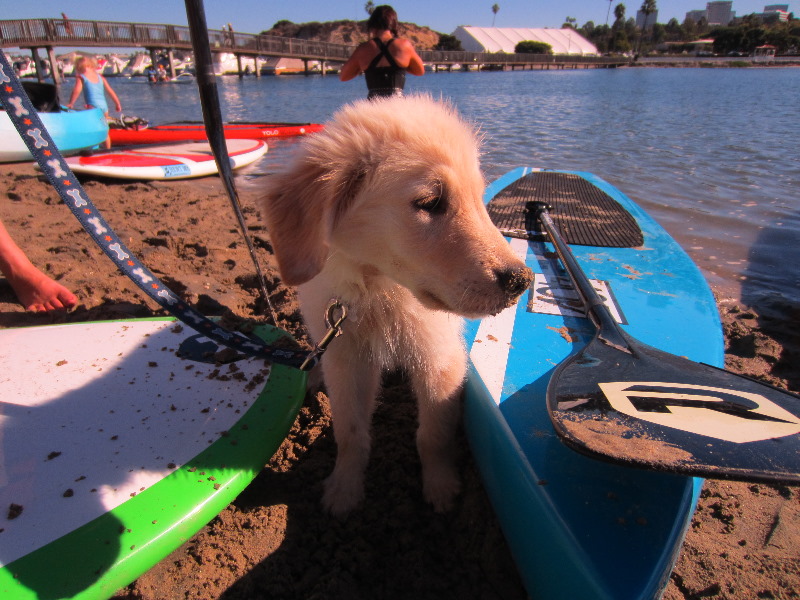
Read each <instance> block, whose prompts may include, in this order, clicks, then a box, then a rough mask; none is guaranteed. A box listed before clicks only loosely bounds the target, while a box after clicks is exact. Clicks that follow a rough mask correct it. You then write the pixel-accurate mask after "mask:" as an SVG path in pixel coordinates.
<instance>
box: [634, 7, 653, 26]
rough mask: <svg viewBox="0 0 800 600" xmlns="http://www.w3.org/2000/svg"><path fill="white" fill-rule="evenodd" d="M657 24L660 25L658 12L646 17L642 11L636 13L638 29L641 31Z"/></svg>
mask: <svg viewBox="0 0 800 600" xmlns="http://www.w3.org/2000/svg"><path fill="white" fill-rule="evenodd" d="M645 21H647V22H645ZM656 23H658V11H655V12H651V13H650V14H649V15H646V16H645V14H644V13H643V12H642V11H641V10H640V11H638V12H637V13H636V27H638V28H639V29H647V28H648V27H652V26H653V25H655V24H656Z"/></svg>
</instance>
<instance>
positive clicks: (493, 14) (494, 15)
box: [492, 4, 500, 27]
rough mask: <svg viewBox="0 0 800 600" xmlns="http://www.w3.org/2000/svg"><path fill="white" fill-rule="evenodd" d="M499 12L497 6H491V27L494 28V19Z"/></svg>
mask: <svg viewBox="0 0 800 600" xmlns="http://www.w3.org/2000/svg"><path fill="white" fill-rule="evenodd" d="M498 10H500V5H499V4H492V27H494V19H495V17H496V16H497V11H498Z"/></svg>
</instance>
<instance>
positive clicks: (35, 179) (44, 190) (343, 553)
mask: <svg viewBox="0 0 800 600" xmlns="http://www.w3.org/2000/svg"><path fill="white" fill-rule="evenodd" d="M0 173H2V193H1V194H0V198H2V199H3V202H2V203H0V218H2V220H3V222H4V223H5V225H6V227H7V228H8V230H9V232H10V233H11V235H12V236H13V237H14V238H15V240H16V241H17V243H18V244H19V245H20V247H22V248H23V249H24V250H25V251H26V253H27V254H28V256H29V257H30V259H31V260H32V262H33V263H34V264H36V265H37V266H38V267H39V268H41V269H42V270H43V271H44V272H45V273H47V274H48V275H50V276H51V277H53V278H55V279H57V280H59V281H60V282H61V283H62V284H63V285H65V286H67V287H68V288H69V289H71V290H72V291H73V292H74V293H75V294H76V295H77V296H78V298H79V305H78V307H76V308H75V309H74V310H73V311H71V312H69V313H65V314H59V315H32V314H28V313H25V312H24V311H23V309H22V307H21V306H20V305H19V304H17V302H16V300H15V298H14V296H13V293H12V291H11V289H10V287H9V286H8V284H7V282H6V281H5V280H4V279H3V278H0V327H3V328H6V327H18V326H34V325H45V324H51V323H67V322H82V321H91V320H105V319H115V318H116V319H122V318H134V317H146V316H152V315H158V314H162V313H161V310H160V308H159V307H158V306H156V305H155V304H154V303H153V302H152V301H150V300H149V299H147V298H145V297H144V296H143V295H142V294H141V293H140V292H139V291H138V288H137V287H136V286H135V285H134V284H133V283H131V282H130V281H128V280H127V279H126V278H125V277H124V276H123V275H121V274H119V273H118V272H117V271H116V268H115V267H114V265H113V264H112V263H111V261H109V260H108V259H107V258H106V257H105V256H104V255H103V254H102V253H101V251H100V250H99V249H98V248H97V247H96V246H95V245H94V242H93V241H92V240H91V239H90V238H89V236H88V235H86V234H85V233H84V232H83V230H82V228H81V227H80V225H79V224H78V223H77V221H75V219H74V217H73V216H72V215H71V214H70V212H69V211H68V210H67V209H66V208H65V207H64V206H59V204H60V203H61V202H60V200H59V199H58V197H57V196H56V194H55V192H54V191H53V189H52V188H51V187H50V185H49V183H48V182H47V181H46V179H45V178H44V176H43V175H42V174H41V173H39V172H38V171H37V170H35V169H34V167H33V165H32V164H29V163H18V164H2V165H0ZM83 181H84V187H85V189H86V190H87V193H88V194H89V195H90V196H91V197H92V199H93V201H94V202H95V203H96V204H97V206H98V207H99V208H100V209H101V210H102V211H103V214H104V216H105V217H106V219H107V220H108V221H109V223H110V224H111V225H112V226H113V227H114V228H115V230H116V231H117V233H118V234H119V235H120V237H121V238H122V239H123V240H125V242H126V243H127V244H128V245H129V246H130V248H131V250H132V251H134V252H135V253H136V254H137V255H139V256H140V257H141V258H142V260H143V261H144V262H145V263H146V264H147V265H148V266H149V267H150V268H151V269H153V271H154V272H155V273H156V274H157V275H159V276H160V277H163V278H164V279H165V281H166V282H167V284H168V285H170V287H172V288H173V289H175V291H177V292H179V293H181V294H182V295H183V297H184V298H185V299H186V300H187V301H188V302H190V303H192V304H193V305H195V306H196V307H197V308H198V309H199V310H200V311H201V312H203V313H204V314H207V315H217V314H219V315H225V314H229V315H234V316H235V317H238V318H242V319H253V320H262V319H263V314H264V311H263V310H262V307H261V306H260V304H261V303H260V300H259V298H258V284H257V282H256V280H255V277H254V275H253V270H254V269H253V266H252V263H251V261H250V259H249V255H248V253H247V250H246V248H245V246H244V244H243V243H241V241H240V236H239V234H238V232H237V228H236V223H235V218H234V217H233V215H232V214H231V211H230V209H229V204H228V199H227V197H226V195H225V192H224V189H223V187H222V184H221V182H220V181H219V180H218V179H217V178H203V179H196V180H185V181H172V182H134V181H110V180H103V181H100V180H91V179H86V180H83ZM237 183H238V184H239V186H240V189H239V191H240V196H241V201H242V206H243V210H244V214H245V217H246V219H247V222H248V225H249V229H250V232H251V235H252V236H253V241H254V244H255V247H256V253H257V256H258V258H259V261H260V262H261V264H262V266H263V268H264V270H265V275H266V278H267V281H268V282H269V286H270V290H271V292H272V297H273V301H274V302H275V303H276V310H277V312H278V317H279V325H280V326H281V327H283V328H284V329H286V330H287V331H289V332H290V333H292V335H294V336H295V337H296V338H298V339H299V340H301V341H304V340H305V339H306V338H305V329H304V327H303V326H302V324H301V323H300V321H299V315H298V310H297V300H296V296H295V292H294V290H293V289H291V288H287V287H285V286H283V284H282V283H281V282H280V281H279V280H278V276H277V271H276V268H275V264H274V261H273V260H272V255H271V252H270V245H269V239H268V235H267V232H266V230H265V228H264V227H263V225H261V222H260V220H259V218H258V214H257V212H256V210H255V208H254V203H253V201H252V200H253V196H254V195H255V194H256V193H257V187H256V186H257V179H256V180H255V181H254V182H252V183H244V182H243V179H242V178H241V177H240V178H239V179H238V181H237ZM718 306H719V309H720V317H721V320H722V323H723V327H724V334H725V339H726V366H727V368H728V369H730V370H733V371H735V372H739V373H743V374H746V375H748V376H751V377H755V378H759V379H763V380H765V381H767V382H769V383H772V384H774V385H778V386H779V387H784V388H788V389H790V390H792V391H795V392H797V391H800V303H798V302H789V301H786V300H783V299H778V298H770V297H766V298H765V299H764V301H763V302H760V303H759V305H758V306H755V307H751V306H745V305H743V304H741V303H736V302H733V301H730V300H719V301H718ZM385 383H386V387H385V390H384V392H383V394H382V396H381V406H380V408H379V409H378V411H377V412H376V415H375V428H374V434H375V439H376V440H379V441H378V442H376V444H375V448H374V453H373V458H372V461H371V463H370V466H369V470H368V474H367V480H368V481H367V499H366V502H365V504H364V506H363V507H362V508H361V509H359V510H357V511H355V512H354V513H353V514H352V515H350V516H348V517H347V518H345V519H341V520H338V519H333V518H331V517H329V516H327V515H325V514H324V513H323V512H322V510H321V508H320V505H319V499H320V497H321V484H322V480H323V479H324V477H326V476H327V474H328V473H329V472H330V469H331V468H332V465H333V461H334V458H335V444H334V442H333V438H332V431H331V427H330V412H329V408H328V405H327V398H326V397H325V395H324V393H321V392H320V393H317V394H308V395H307V397H306V399H305V403H304V406H303V408H302V410H301V413H300V416H299V418H298V419H297V421H296V422H295V424H294V426H293V428H292V431H291V432H290V434H289V436H288V438H287V439H286V440H285V441H284V443H283V444H282V446H281V448H280V449H279V451H278V452H277V453H276V455H275V456H274V457H273V459H272V460H271V461H270V462H269V464H268V465H267V466H266V467H265V469H264V470H263V471H262V472H261V473H260V474H259V475H258V476H257V477H256V479H255V480H254V481H253V483H252V484H251V485H250V486H249V487H248V488H247V489H246V490H245V492H243V493H242V494H241V495H240V496H239V498H237V500H235V501H234V502H233V503H231V505H229V506H228V507H227V508H226V509H225V510H224V511H223V512H222V513H221V514H220V515H219V516H218V517H216V518H215V519H214V520H213V521H212V522H211V523H209V524H208V525H206V526H205V527H203V528H202V529H201V530H200V532H199V533H197V534H196V535H195V536H193V537H192V538H191V539H190V540H188V541H187V542H186V543H185V544H184V545H183V546H181V547H180V548H178V549H177V550H175V551H174V552H173V553H172V554H171V555H170V556H169V557H167V558H165V559H164V560H162V561H161V562H160V563H159V564H157V565H156V566H155V567H153V568H152V569H151V570H150V571H148V572H147V573H145V574H144V575H142V576H141V577H140V578H139V579H137V580H136V581H135V582H134V583H132V584H131V585H130V586H128V587H127V588H124V589H122V590H120V591H118V592H117V593H116V594H115V596H114V598H116V599H117V600H123V599H124V600H134V599H135V600H164V599H171V598H178V597H190V596H191V597H195V598H207V599H215V598H225V599H226V600H240V599H241V600H245V599H246V600H252V599H253V598H257V597H265V598H293V599H294V598H297V599H298V600H299V599H304V600H306V599H308V598H312V597H317V598H353V599H358V598H370V599H373V598H377V599H381V598H387V599H393V598H410V597H414V598H437V599H441V598H458V597H462V598H502V599H507V600H523V599H525V598H526V597H527V594H526V593H525V591H524V590H523V589H522V586H521V583H520V581H519V577H518V576H517V574H516V572H515V570H514V567H513V563H512V562H511V559H510V555H509V552H508V549H507V547H506V545H505V541H504V539H503V536H502V533H501V531H500V529H499V526H498V524H497V522H496V519H495V517H494V515H493V513H492V510H491V507H490V505H489V502H488V498H487V497H486V494H485V492H484V490H483V487H482V485H481V482H480V479H479V477H478V474H477V470H476V468H475V466H474V464H473V463H472V459H471V457H470V455H469V452H468V451H467V450H466V447H465V449H464V451H463V452H462V456H461V465H462V475H463V478H464V489H463V491H462V494H461V495H460V496H459V499H458V501H457V506H456V508H454V509H453V511H451V512H450V513H447V514H445V515H437V514H435V513H433V511H432V510H431V509H430V508H429V507H428V506H427V505H426V504H425V503H424V502H423V500H422V494H421V489H420V488H421V484H420V481H419V474H418V469H419V465H418V459H417V458H416V449H415V446H414V439H413V436H414V433H413V432H414V428H415V419H416V413H415V411H416V408H415V404H414V402H413V398H412V397H411V393H410V391H409V389H408V386H407V385H406V382H405V381H404V379H403V378H402V377H401V376H399V375H397V374H394V375H391V376H388V377H387V378H386V381H385ZM798 547H800V488H798V487H797V486H781V485H768V484H752V483H740V482H724V481H716V480H708V481H707V482H706V484H705V487H704V490H703V493H702V497H701V499H700V503H699V505H698V509H697V512H696V514H695V516H694V518H693V520H692V525H691V527H690V529H689V532H688V533H687V536H686V540H685V543H684V546H683V550H682V552H681V556H680V558H679V560H678V563H677V565H676V567H675V569H674V571H673V574H672V576H671V579H670V583H669V585H668V587H667V590H666V593H665V595H664V598H665V600H694V599H696V598H699V597H702V598H716V599H742V600H750V599H751V598H756V597H762V598H790V597H796V594H797V592H796V590H798V589H800V556H798V554H797V548H798ZM534 600H539V599H534Z"/></svg>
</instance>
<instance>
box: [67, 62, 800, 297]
mask: <svg viewBox="0 0 800 600" xmlns="http://www.w3.org/2000/svg"><path fill="white" fill-rule="evenodd" d="M111 83H112V85H113V86H114V87H115V89H116V90H117V92H118V94H119V95H120V98H121V100H122V103H123V106H124V108H125V113H126V114H131V115H137V116H140V117H144V118H146V119H148V120H150V121H151V123H153V124H156V123H162V122H168V121H173V120H200V119H202V113H201V109H200V106H199V100H198V93H197V89H196V87H195V86H193V85H162V86H151V85H149V84H147V83H144V82H141V81H136V80H122V79H112V80H111ZM218 85H219V91H220V96H221V101H222V106H223V116H224V118H225V119H226V120H251V121H254V120H272V121H304V122H308V121H313V122H320V121H324V120H325V119H327V118H328V117H329V116H331V114H333V112H335V110H336V109H337V108H338V107H339V106H341V105H342V104H343V103H346V102H348V101H351V100H354V99H357V98H361V97H363V96H364V89H365V86H364V83H363V81H359V80H357V81H354V82H348V83H340V82H339V81H338V79H337V78H336V76H326V77H320V76H312V77H302V76H297V77H289V76H283V77H263V78H261V79H260V80H257V79H255V78H246V79H243V80H240V79H239V78H237V77H225V78H220V79H219V84H218ZM407 91H427V92H430V93H432V94H433V95H434V96H436V97H439V96H442V97H445V98H450V99H452V100H453V102H454V103H455V104H456V106H457V107H458V108H459V110H460V111H461V112H462V113H463V114H464V115H466V116H467V117H468V118H469V119H471V120H472V121H474V122H476V123H478V124H479V125H480V128H481V129H482V131H483V132H484V134H485V135H486V141H485V145H484V158H483V163H484V169H485V171H486V175H487V178H489V179H493V178H495V177H497V176H498V175H500V174H502V173H504V172H505V171H507V170H509V169H511V168H513V167H516V166H520V165H525V166H538V167H549V168H562V169H575V170H585V171H591V172H593V173H595V174H597V175H599V176H601V177H603V178H604V179H606V180H608V181H609V182H611V183H613V184H614V185H616V186H617V187H619V188H620V189H621V190H622V191H623V192H625V193H626V194H628V195H629V196H630V197H631V198H633V199H634V200H635V201H636V202H638V203H639V204H640V205H641V206H643V207H644V208H645V209H646V210H647V211H648V212H650V214H651V215H653V216H654V217H655V218H656V219H657V220H658V221H659V222H660V223H661V224H662V225H663V226H664V227H665V228H666V229H667V230H668V231H669V232H670V233H671V234H672V235H673V236H674V237H675V238H676V239H677V240H678V241H679V242H680V243H681V244H682V245H683V247H684V248H685V249H686V250H687V251H688V252H689V254H690V255H691V256H692V257H693V258H694V260H695V261H696V262H697V264H698V265H699V266H700V268H701V269H702V270H703V272H704V273H705V275H706V277H707V278H708V280H709V282H710V283H711V285H712V287H713V288H714V289H715V291H716V292H717V293H718V294H719V295H720V296H721V297H723V298H741V299H743V300H744V301H745V302H748V303H753V302H756V301H757V300H758V298H759V297H760V296H761V295H763V294H765V293H780V294H782V295H784V296H785V297H786V298H787V299H789V298H794V297H795V296H796V295H797V293H798V292H799V291H800V156H798V152H800V151H798V145H797V140H798V139H800V101H798V98H800V69H794V68H781V69H754V68H748V69H657V68H648V69H617V70H578V71H516V72H506V73H502V72H497V73H439V74H427V75H426V76H424V77H421V78H415V77H409V82H408V84H407ZM63 93H64V94H66V93H67V90H65V91H64V92H63ZM295 145H296V141H288V142H287V141H276V142H275V143H273V144H272V145H271V150H270V153H269V154H268V155H267V157H266V158H265V159H264V161H263V162H262V163H260V164H259V165H257V170H258V171H261V172H269V170H270V169H271V168H274V167H275V165H276V163H280V162H283V161H285V160H286V156H287V155H288V154H290V153H291V151H292V148H293V147H295Z"/></svg>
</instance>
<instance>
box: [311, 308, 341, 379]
mask: <svg viewBox="0 0 800 600" xmlns="http://www.w3.org/2000/svg"><path fill="white" fill-rule="evenodd" d="M337 312H338V317H337ZM346 318H347V308H346V307H345V305H344V304H342V303H341V302H339V301H338V300H331V303H330V305H328V310H327V311H325V325H327V327H328V331H327V333H326V334H325V335H324V336H323V338H322V339H321V340H320V341H319V342H318V343H317V345H316V346H314V349H313V350H312V351H311V352H310V353H309V354H308V356H307V357H306V359H305V360H304V361H303V364H302V365H300V370H301V371H310V370H311V369H313V368H314V367H315V366H316V365H317V363H318V362H319V359H320V358H321V357H322V354H323V353H324V352H325V350H326V349H327V348H328V344H330V343H331V342H332V341H333V338H335V337H338V336H340V335H342V323H344V320H345V319H346Z"/></svg>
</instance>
